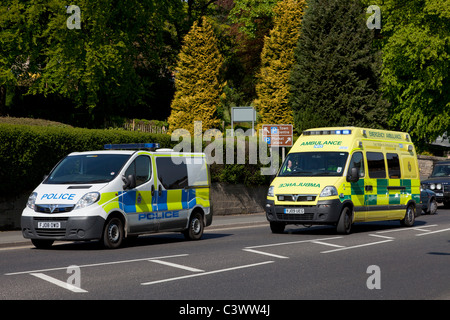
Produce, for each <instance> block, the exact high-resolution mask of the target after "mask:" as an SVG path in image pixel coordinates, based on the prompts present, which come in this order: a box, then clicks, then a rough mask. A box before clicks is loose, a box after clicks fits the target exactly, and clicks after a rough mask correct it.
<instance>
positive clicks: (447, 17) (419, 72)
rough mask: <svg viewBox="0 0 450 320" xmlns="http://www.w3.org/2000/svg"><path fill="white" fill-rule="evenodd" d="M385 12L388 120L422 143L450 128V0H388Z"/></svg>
mask: <svg viewBox="0 0 450 320" xmlns="http://www.w3.org/2000/svg"><path fill="white" fill-rule="evenodd" d="M381 12H382V17H383V19H382V21H383V25H382V29H381V31H382V35H383V38H384V40H385V41H384V46H383V73H382V75H383V77H382V79H383V92H384V94H385V96H386V98H387V99H389V101H390V102H391V103H392V105H391V108H390V109H389V115H390V117H389V119H390V121H389V124H390V125H391V127H393V128H395V129H399V130H403V131H408V132H409V133H410V134H411V136H412V138H413V140H414V142H415V143H416V144H417V145H419V146H421V145H424V144H425V143H426V142H429V141H432V140H434V139H436V137H437V136H439V135H442V134H443V133H444V132H446V131H447V132H450V0H421V1H418V0H414V1H401V0H386V1H384V5H382V6H381Z"/></svg>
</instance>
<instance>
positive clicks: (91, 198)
mask: <svg viewBox="0 0 450 320" xmlns="http://www.w3.org/2000/svg"><path fill="white" fill-rule="evenodd" d="M99 199H100V193H98V192H89V193H86V194H85V195H84V196H83V197H81V199H80V200H78V202H77V204H76V205H75V208H73V210H76V209H83V208H86V207H88V206H90V205H91V204H93V203H95V202H97V201H98V200H99Z"/></svg>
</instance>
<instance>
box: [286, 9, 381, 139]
mask: <svg viewBox="0 0 450 320" xmlns="http://www.w3.org/2000/svg"><path fill="white" fill-rule="evenodd" d="M365 9H366V8H365V7H363V5H362V4H361V3H360V1H359V0H310V1H309V2H308V7H307V9H306V11H305V15H304V16H303V22H302V35H301V37H300V38H299V41H298V45H297V48H296V50H295V60H296V62H295V64H294V68H293V71H292V73H291V85H292V87H291V89H292V93H291V103H292V107H293V109H294V122H295V128H296V130H297V132H299V133H301V132H302V131H303V130H304V129H307V128H311V127H323V126H341V125H355V126H367V127H380V126H383V125H384V123H385V121H386V102H385V101H384V100H383V99H382V97H381V93H380V90H379V70H380V67H381V60H380V57H379V55H378V54H377V52H376V51H375V49H374V46H373V40H374V33H373V31H372V30H369V29H368V28H367V26H366V20H365V17H364V12H365Z"/></svg>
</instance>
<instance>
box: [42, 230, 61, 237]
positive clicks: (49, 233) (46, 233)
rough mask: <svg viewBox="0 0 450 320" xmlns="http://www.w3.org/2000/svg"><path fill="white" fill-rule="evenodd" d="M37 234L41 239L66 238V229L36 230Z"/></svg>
mask: <svg viewBox="0 0 450 320" xmlns="http://www.w3.org/2000/svg"><path fill="white" fill-rule="evenodd" d="M36 234H37V235H38V236H41V237H64V236H65V235H66V229H36Z"/></svg>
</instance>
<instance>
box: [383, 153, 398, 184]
mask: <svg viewBox="0 0 450 320" xmlns="http://www.w3.org/2000/svg"><path fill="white" fill-rule="evenodd" d="M386 160H387V165H388V172H389V178H390V179H400V178H401V173H400V160H399V158H398V154H396V153H386Z"/></svg>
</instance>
